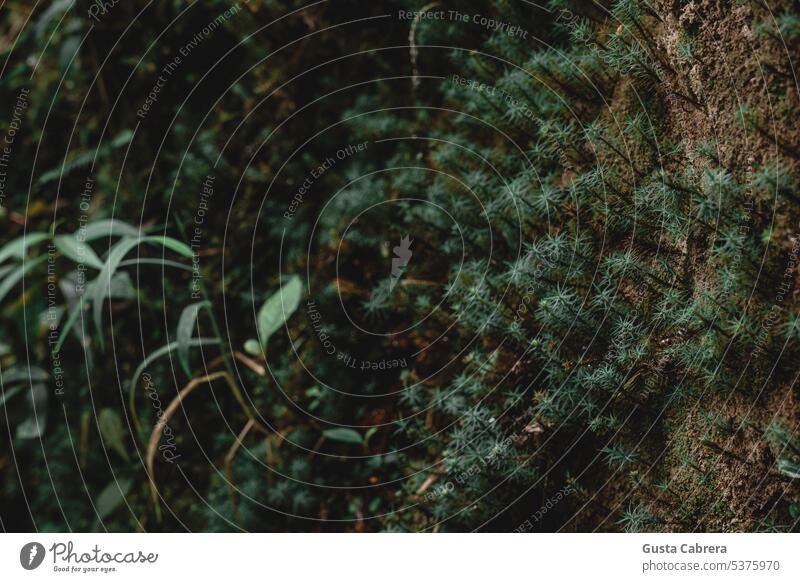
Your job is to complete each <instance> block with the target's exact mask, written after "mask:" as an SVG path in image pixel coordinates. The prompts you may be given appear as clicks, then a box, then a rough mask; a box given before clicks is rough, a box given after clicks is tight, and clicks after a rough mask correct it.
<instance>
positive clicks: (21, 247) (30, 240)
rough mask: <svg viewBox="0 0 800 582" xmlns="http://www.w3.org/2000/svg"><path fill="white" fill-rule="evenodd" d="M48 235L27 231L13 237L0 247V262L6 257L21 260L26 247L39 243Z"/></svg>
mask: <svg viewBox="0 0 800 582" xmlns="http://www.w3.org/2000/svg"><path fill="white" fill-rule="evenodd" d="M49 237H50V235H48V234H47V233H44V232H29V233H28V234H24V235H22V236H20V237H17V238H15V239H14V240H12V241H10V242H8V243H6V244H5V245H4V246H3V248H1V249H0V263H2V262H3V261H5V260H6V259H18V260H20V261H21V260H22V259H23V258H24V257H25V253H26V251H27V250H28V247H30V246H33V245H36V244H39V243H40V242H42V241H43V240H45V239H47V238H49Z"/></svg>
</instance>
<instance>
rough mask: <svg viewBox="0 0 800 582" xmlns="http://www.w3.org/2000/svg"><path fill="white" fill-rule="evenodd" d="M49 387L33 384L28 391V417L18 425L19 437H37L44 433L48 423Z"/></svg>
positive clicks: (17, 433)
mask: <svg viewBox="0 0 800 582" xmlns="http://www.w3.org/2000/svg"><path fill="white" fill-rule="evenodd" d="M46 413H47V388H46V387H45V385H44V384H33V385H32V386H31V388H30V390H29V391H28V417H27V418H26V419H25V420H23V421H22V422H21V423H20V424H19V425H18V426H17V432H16V435H17V438H19V439H26V440H27V439H36V438H39V437H41V436H42V435H43V434H44V429H45V426H46V424H47V416H46Z"/></svg>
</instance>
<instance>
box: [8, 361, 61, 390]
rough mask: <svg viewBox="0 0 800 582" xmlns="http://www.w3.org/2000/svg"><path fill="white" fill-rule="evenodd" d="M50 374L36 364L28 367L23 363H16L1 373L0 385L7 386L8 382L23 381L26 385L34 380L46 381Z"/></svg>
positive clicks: (34, 381)
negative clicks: (0, 380)
mask: <svg viewBox="0 0 800 582" xmlns="http://www.w3.org/2000/svg"><path fill="white" fill-rule="evenodd" d="M48 380H50V376H49V375H48V374H47V372H45V371H44V370H42V369H41V368H39V367H37V366H31V367H30V368H29V369H28V368H26V367H25V366H23V365H17V366H14V367H12V368H9V369H8V370H6V371H5V372H3V374H2V385H3V386H8V385H9V384H17V383H20V382H21V383H24V384H27V385H30V384H33V383H36V382H47V381H48Z"/></svg>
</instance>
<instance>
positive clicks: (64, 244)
mask: <svg viewBox="0 0 800 582" xmlns="http://www.w3.org/2000/svg"><path fill="white" fill-rule="evenodd" d="M53 243H54V244H55V246H56V248H57V249H58V252H60V253H61V254H62V255H64V256H65V257H67V258H68V259H70V260H72V261H74V262H75V263H77V264H79V265H80V264H85V265H89V266H90V267H92V268H94V269H97V270H100V269H102V268H103V261H102V260H100V257H98V256H97V253H95V252H94V249H93V248H92V247H90V246H89V245H88V244H86V243H85V242H80V241H79V240H78V239H77V238H75V237H74V236H73V235H71V234H62V235H59V236H57V237H56V238H55V239H54V240H53Z"/></svg>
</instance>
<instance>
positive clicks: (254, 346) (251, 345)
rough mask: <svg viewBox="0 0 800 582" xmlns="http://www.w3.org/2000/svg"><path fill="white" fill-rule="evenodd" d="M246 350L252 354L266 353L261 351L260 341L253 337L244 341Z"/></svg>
mask: <svg viewBox="0 0 800 582" xmlns="http://www.w3.org/2000/svg"><path fill="white" fill-rule="evenodd" d="M244 351H245V352H247V353H248V354H250V355H251V356H261V355H263V353H264V352H262V351H261V344H259V343H258V340H256V339H253V338H250V339H249V340H247V341H246V342H244Z"/></svg>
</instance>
